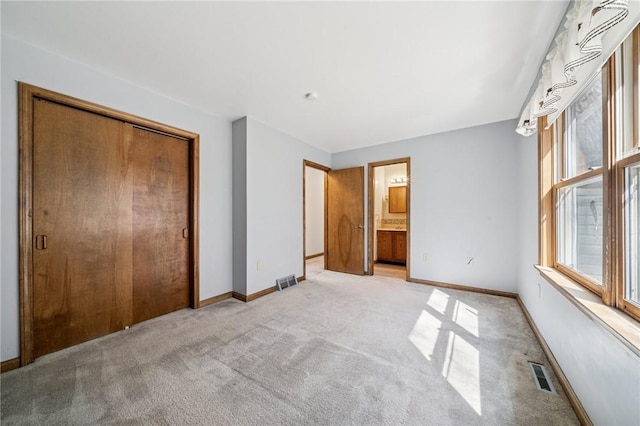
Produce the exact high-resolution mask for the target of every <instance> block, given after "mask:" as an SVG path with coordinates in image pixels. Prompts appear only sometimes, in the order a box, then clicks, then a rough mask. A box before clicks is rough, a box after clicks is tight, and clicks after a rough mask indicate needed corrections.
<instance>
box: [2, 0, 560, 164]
mask: <svg viewBox="0 0 640 426" xmlns="http://www.w3.org/2000/svg"><path fill="white" fill-rule="evenodd" d="M567 5H568V1H562V0H559V1H471V2H460V1H428V2H406V3H399V2H366V3H365V2H332V3H329V2H252V3H248V2H193V3H192V2H122V3H121V2H15V3H14V2H7V1H2V3H1V7H2V11H1V14H2V33H4V34H7V35H9V36H11V37H14V38H16V39H19V40H23V41H25V42H27V43H30V44H33V45H36V46H39V47H42V48H44V49H45V50H49V51H52V52H55V53H58V54H60V55H62V56H64V57H67V58H70V59H73V60H75V61H78V62H81V63H84V64H87V65H89V66H90V67H92V68H94V69H97V70H100V71H102V72H105V73H108V74H111V75H115V76H118V77H119V78H122V79H124V80H127V81H130V82H132V83H135V84H136V85H138V86H141V87H144V88H146V89H149V90H151V91H153V92H156V93H160V94H163V95H164V96H167V97H169V98H172V99H175V100H177V101H179V102H182V103H185V104H188V105H191V106H193V107H196V108H198V109H201V110H203V111H206V112H208V113H212V114H216V115H219V116H222V117H225V118H228V119H230V120H234V119H237V118H240V117H243V116H245V115H248V116H251V117H252V118H254V119H256V120H258V121H260V122H262V123H265V124H267V125H270V126H272V127H274V128H276V129H278V130H280V131H283V132H285V133H288V134H290V135H292V136H295V137H297V138H298V139H300V140H303V141H305V142H307V143H309V144H311V145H314V146H317V147H319V148H321V149H324V150H325V151H328V152H339V151H344V150H347V149H353V148H359V147H363V146H369V145H376V144H380V143H384V142H390V141H395V140H400V139H406V138H411V137H416V136H421V135H427V134H433V133H438V132H443V131H448V130H454V129H459V128H464V127H469V126H474V125H479V124H484V123H490V122H495V121H501V120H506V119H512V118H515V117H517V116H519V114H520V110H521V108H522V105H523V104H524V102H525V101H526V98H527V95H528V93H529V89H530V88H531V86H532V85H533V83H534V79H535V78H536V76H537V73H538V69H539V67H540V64H541V63H542V61H543V59H544V56H545V54H546V51H547V48H548V46H549V44H550V43H551V41H552V39H553V36H554V34H555V31H556V29H557V27H558V25H559V24H560V22H561V20H562V18H563V16H564V13H565V11H566V8H567ZM308 92H316V93H317V95H318V99H317V100H315V101H313V102H310V101H307V100H305V94H306V93H308Z"/></svg>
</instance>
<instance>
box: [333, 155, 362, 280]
mask: <svg viewBox="0 0 640 426" xmlns="http://www.w3.org/2000/svg"><path fill="white" fill-rule="evenodd" d="M364 235H365V234H364V167H354V168H350V169H342V170H330V171H329V172H328V173H327V253H326V256H327V259H326V263H327V269H329V270H331V271H337V272H346V273H349V274H359V275H362V274H364Z"/></svg>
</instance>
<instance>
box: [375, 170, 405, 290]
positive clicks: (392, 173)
mask: <svg viewBox="0 0 640 426" xmlns="http://www.w3.org/2000/svg"><path fill="white" fill-rule="evenodd" d="M410 161H411V159H410V158H399V159H395V160H387V161H379V162H375V163H369V199H368V213H369V220H368V223H369V230H368V255H367V258H368V271H369V274H370V275H380V276H388V277H394V278H401V279H404V280H408V279H409V277H410V274H409V264H410V256H409V254H410V249H409V247H410V246H409V241H410V206H411V203H410V199H411V197H410V192H411V191H410V189H411V179H410V176H411V173H410Z"/></svg>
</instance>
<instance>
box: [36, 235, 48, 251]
mask: <svg viewBox="0 0 640 426" xmlns="http://www.w3.org/2000/svg"><path fill="white" fill-rule="evenodd" d="M46 249H47V236H46V235H36V250H46Z"/></svg>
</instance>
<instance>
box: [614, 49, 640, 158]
mask: <svg viewBox="0 0 640 426" xmlns="http://www.w3.org/2000/svg"><path fill="white" fill-rule="evenodd" d="M633 48H634V46H633V39H632V37H629V38H627V39H626V40H625V41H624V43H623V44H622V49H621V52H622V55H620V56H621V58H620V67H619V68H620V69H619V70H618V73H619V74H618V78H617V86H618V87H617V89H616V90H617V91H618V99H619V101H620V103H619V106H618V110H619V111H620V113H619V114H618V117H617V118H618V123H617V125H618V132H619V133H618V138H619V140H620V148H619V149H620V153H619V154H620V155H621V156H622V157H624V156H625V155H628V154H631V153H632V152H634V148H635V147H636V146H638V140H637V138H638V135H637V134H634V121H635V123H636V125H637V122H638V114H640V108H638V111H634V108H633V103H634V96H635V94H634V82H633V78H634V67H637V64H636V63H635V62H634V57H633V56H634V55H633ZM636 90H637V89H636ZM636 133H637V132H636Z"/></svg>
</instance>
